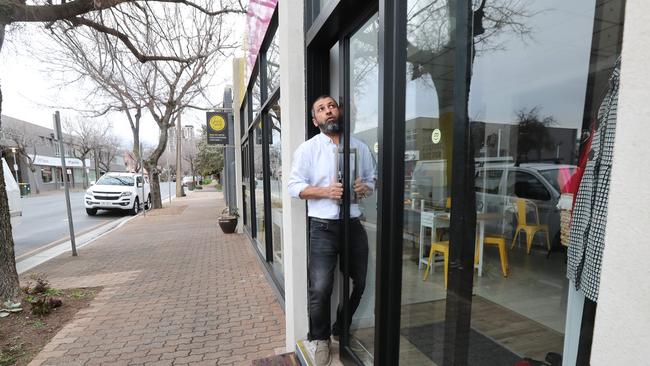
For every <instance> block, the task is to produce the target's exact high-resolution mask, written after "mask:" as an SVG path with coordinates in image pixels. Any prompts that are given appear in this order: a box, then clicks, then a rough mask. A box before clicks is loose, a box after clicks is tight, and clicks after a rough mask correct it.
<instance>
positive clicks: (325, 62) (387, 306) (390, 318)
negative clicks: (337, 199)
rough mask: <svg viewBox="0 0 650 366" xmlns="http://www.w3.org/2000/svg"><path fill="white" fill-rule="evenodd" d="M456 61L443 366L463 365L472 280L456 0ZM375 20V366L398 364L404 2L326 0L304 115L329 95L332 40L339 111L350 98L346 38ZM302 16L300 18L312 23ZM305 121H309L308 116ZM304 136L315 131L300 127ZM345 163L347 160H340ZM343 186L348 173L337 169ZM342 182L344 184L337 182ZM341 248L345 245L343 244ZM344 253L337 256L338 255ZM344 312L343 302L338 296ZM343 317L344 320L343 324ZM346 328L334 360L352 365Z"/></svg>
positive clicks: (315, 35) (312, 48) (465, 80)
mask: <svg viewBox="0 0 650 366" xmlns="http://www.w3.org/2000/svg"><path fill="white" fill-rule="evenodd" d="M317 1H318V0H312V1H310V0H307V1H306V9H308V10H310V11H313V10H314V9H316V8H317V6H314V3H315V2H317ZM454 4H456V8H455V18H456V30H455V31H456V35H455V36H456V51H457V52H456V60H455V72H456V75H455V85H454V96H455V105H454V109H455V111H459V110H460V111H463V113H454V122H453V123H454V125H453V126H454V136H453V139H454V140H453V141H454V142H453V152H452V156H453V166H452V190H451V199H452V202H454V204H453V205H452V209H451V228H450V240H453V241H454V242H456V243H460V245H455V246H454V247H452V249H451V252H450V257H451V258H450V267H449V287H448V295H447V305H446V307H447V310H446V311H447V313H446V314H447V315H446V320H445V338H446V339H453V340H454V341H453V342H445V348H444V354H445V356H444V365H464V364H466V363H467V353H468V346H469V344H468V343H467V335H468V334H469V325H470V320H471V319H470V316H471V294H472V280H473V275H474V266H473V261H474V250H475V246H474V231H475V225H476V210H475V205H476V204H475V197H474V188H473V181H474V165H473V162H472V159H473V155H472V154H471V153H470V135H469V133H470V129H469V119H468V115H467V98H468V95H469V83H470V75H471V74H470V67H471V57H472V54H471V52H472V48H471V42H470V40H471V38H470V37H471V27H472V21H471V19H472V12H471V2H470V0H457V1H456V2H455V3H454ZM376 12H378V14H379V40H378V41H379V42H378V48H379V101H378V102H379V111H380V114H379V121H378V122H379V126H378V143H379V146H381V149H380V151H379V161H378V164H379V165H378V172H379V182H378V186H377V188H378V207H381V209H380V210H378V218H377V227H378V232H377V238H378V241H377V272H376V287H375V295H376V302H375V329H376V331H375V354H374V362H375V364H377V365H396V364H398V362H399V340H400V334H399V329H400V312H401V287H402V283H401V281H402V244H403V239H402V230H403V217H402V216H401V215H391V214H390V213H393V212H402V211H403V209H404V204H403V199H404V178H403V177H404V159H403V156H404V150H405V147H404V134H405V125H404V117H405V99H406V95H405V82H406V13H407V9H406V1H392V0H380V1H371V0H366V1H351V0H330V1H329V2H328V3H327V4H326V5H325V7H323V8H322V9H320V13H319V14H318V16H316V17H315V19H314V21H313V22H312V23H311V25H308V26H307V29H306V37H305V38H306V49H307V56H306V60H307V108H306V110H307V113H309V111H310V110H311V104H310V103H311V101H312V100H314V99H315V98H316V97H317V96H319V95H321V94H324V93H327V92H329V82H328V81H329V50H330V48H331V47H332V46H333V45H334V44H335V43H336V42H339V63H340V65H339V90H340V98H339V99H340V100H339V102H340V103H341V104H342V107H343V108H345V107H346V103H347V102H348V101H349V98H350V91H349V85H350V84H349V80H350V75H349V67H348V65H349V61H350V59H349V37H350V35H351V34H352V33H353V31H354V30H356V29H358V28H359V27H360V26H361V25H363V24H364V23H365V21H367V19H368V18H370V16H372V14H374V13H376ZM312 18H313V15H312V14H311V13H310V14H308V15H307V16H306V20H309V19H312ZM306 121H311V118H310V116H309V114H308V115H307V116H306ZM344 122H345V123H346V125H348V124H349V116H347V114H345V113H344ZM307 131H308V134H307V137H311V136H313V135H315V134H316V133H318V131H317V130H315V129H314V127H313V126H312V125H311V123H310V122H307ZM349 133H350V132H349V129H344V141H345V143H344V156H346V157H347V156H349V140H350V138H349V137H350V136H349ZM344 164H345V165H346V166H347V165H348V164H349V158H344ZM344 172H345V173H344V182H348V181H349V179H350V177H349V169H347V168H346V169H345V170H344ZM344 184H346V183H344ZM349 201H350V197H349V196H347V195H344V206H343V207H344V210H343V214H344V215H343V217H344V219H346V220H345V226H344V235H345V242H346V243H347V242H349V235H350V233H349V231H350V228H349V215H350V213H349ZM344 247H347V245H346V246H344ZM343 253H345V251H343ZM342 263H343V268H342V269H343V274H344V278H349V276H348V273H349V271H348V265H349V264H348V260H347V255H343V256H342ZM343 282H344V286H342V287H343V289H342V294H347V293H349V285H348V282H349V281H343ZM342 299H343V304H344V312H346V311H347V296H342ZM345 318H346V317H345V316H344V319H345ZM348 327H349V324H344V329H343V332H342V334H341V343H340V347H341V350H340V351H341V356H342V359H343V362H344V363H346V364H360V363H361V362H360V359H359V358H358V357H357V356H356V355H355V354H354V353H353V352H352V350H351V349H350V347H349V337H348V335H349V332H348V331H349V329H347V328H348Z"/></svg>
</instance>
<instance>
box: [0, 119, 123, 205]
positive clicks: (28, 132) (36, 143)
mask: <svg viewBox="0 0 650 366" xmlns="http://www.w3.org/2000/svg"><path fill="white" fill-rule="evenodd" d="M74 138H75V137H73V136H68V135H66V142H64V150H65V152H64V154H65V158H66V170H67V171H66V174H67V181H68V182H69V187H70V188H83V187H84V167H85V169H86V174H87V176H88V181H94V180H96V179H97V176H98V175H101V174H103V173H105V172H106V171H107V170H106V166H102V165H101V164H99V165H98V166H95V159H94V157H93V156H92V153H91V154H89V157H88V158H86V159H85V164H84V162H82V161H81V160H80V159H78V158H76V157H75V156H79V154H78V152H76V151H74V144H71V143H70V142H69V141H67V140H71V139H74ZM0 146H1V147H2V154H3V157H4V158H5V159H6V160H7V163H8V164H9V165H10V167H11V168H12V172H13V173H14V177H16V176H17V182H19V183H26V184H29V186H30V189H31V190H32V192H33V193H36V192H37V191H52V190H57V189H63V182H64V180H63V169H62V167H61V151H60V146H59V141H58V140H57V139H56V138H55V134H54V130H52V129H50V128H47V127H43V126H39V125H36V124H33V123H29V122H26V121H22V120H19V119H16V118H12V117H9V116H4V115H3V116H2V131H1V132H0ZM20 150H23V151H24V153H23V154H21V153H20V152H19V151H20ZM99 153H100V154H102V153H103V154H106V153H105V152H99ZM25 155H28V156H29V159H28V158H27V157H25ZM112 155H114V156H113V157H112V158H111V162H110V163H109V169H110V170H113V171H125V169H126V168H125V166H124V159H123V157H122V156H117V155H116V154H112ZM103 158H104V160H106V156H103ZM30 160H31V166H30ZM15 166H17V167H18V169H17V172H16V169H15Z"/></svg>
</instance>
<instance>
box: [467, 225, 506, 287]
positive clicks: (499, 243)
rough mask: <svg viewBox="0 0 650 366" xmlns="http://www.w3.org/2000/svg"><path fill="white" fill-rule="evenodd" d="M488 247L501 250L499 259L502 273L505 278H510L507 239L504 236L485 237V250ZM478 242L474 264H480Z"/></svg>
mask: <svg viewBox="0 0 650 366" xmlns="http://www.w3.org/2000/svg"><path fill="white" fill-rule="evenodd" d="M487 245H494V246H496V247H498V248H499V259H500V260H501V273H503V277H508V269H509V268H508V251H507V250H506V238H504V237H503V236H496V235H486V236H484V237H483V250H485V247H486V246H487ZM478 249H479V248H478V242H477V243H476V251H475V255H474V263H476V264H478V259H479V258H478V254H479V252H478Z"/></svg>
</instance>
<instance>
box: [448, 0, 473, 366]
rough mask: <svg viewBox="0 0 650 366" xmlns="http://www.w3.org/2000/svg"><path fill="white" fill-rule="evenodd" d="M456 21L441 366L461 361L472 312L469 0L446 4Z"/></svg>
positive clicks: (463, 363)
mask: <svg viewBox="0 0 650 366" xmlns="http://www.w3.org/2000/svg"><path fill="white" fill-rule="evenodd" d="M452 4H453V5H452V9H453V12H452V14H454V16H455V20H456V29H455V37H456V40H455V45H456V46H455V55H454V123H453V129H454V132H453V135H454V136H453V144H454V145H453V152H452V173H451V174H452V185H451V222H450V229H449V236H450V244H451V245H450V246H449V256H450V260H449V284H448V288H447V303H446V309H445V311H446V319H445V339H444V360H443V365H445V366H452V365H454V366H458V365H466V364H467V354H468V350H469V329H470V323H471V311H472V279H473V276H474V247H475V241H476V238H475V231H476V197H475V193H474V157H473V154H472V153H471V142H470V128H469V127H470V126H469V117H468V111H467V105H468V99H469V88H470V83H471V67H472V41H471V35H472V11H471V5H472V4H471V1H470V0H457V1H455V2H452Z"/></svg>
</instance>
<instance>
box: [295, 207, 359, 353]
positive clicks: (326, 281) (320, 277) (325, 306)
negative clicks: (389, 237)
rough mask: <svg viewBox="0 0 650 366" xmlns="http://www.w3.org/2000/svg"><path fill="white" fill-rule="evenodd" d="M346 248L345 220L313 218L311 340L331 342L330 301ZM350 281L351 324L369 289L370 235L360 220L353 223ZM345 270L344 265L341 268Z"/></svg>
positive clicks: (339, 314)
mask: <svg viewBox="0 0 650 366" xmlns="http://www.w3.org/2000/svg"><path fill="white" fill-rule="evenodd" d="M342 249H343V220H321V219H313V218H312V219H311V220H310V228H309V260H308V262H309V263H308V264H307V269H308V273H309V289H308V295H309V328H310V331H309V339H310V340H322V339H329V337H330V334H331V333H332V330H331V329H330V324H331V319H330V313H331V311H330V298H331V295H332V287H333V286H334V269H335V268H336V263H337V261H338V260H339V254H340V253H341V250H342ZM349 253H350V259H349V262H350V278H351V279H352V294H351V295H350V301H349V305H350V312H349V317H348V324H350V322H351V321H352V315H353V314H354V312H355V311H356V310H357V307H359V303H360V302H361V295H363V290H364V288H365V287H366V271H367V269H368V235H367V234H366V231H365V229H364V228H363V226H362V225H361V222H360V221H359V219H352V221H351V243H350V251H349ZM341 269H342V265H341ZM342 311H343V309H342V303H341V304H339V306H338V309H337V316H336V323H335V324H334V329H333V331H334V334H335V335H338V332H339V331H340V328H341V327H342V324H341V322H342V320H343V319H341V318H342Z"/></svg>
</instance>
